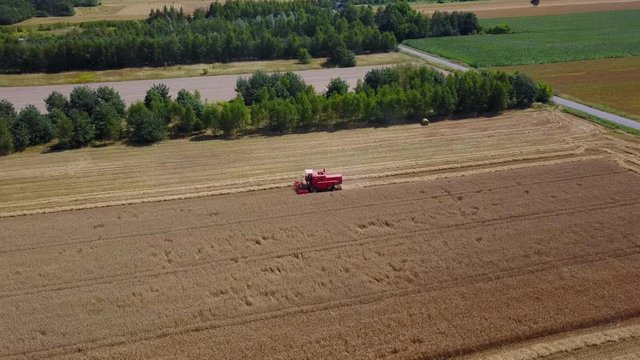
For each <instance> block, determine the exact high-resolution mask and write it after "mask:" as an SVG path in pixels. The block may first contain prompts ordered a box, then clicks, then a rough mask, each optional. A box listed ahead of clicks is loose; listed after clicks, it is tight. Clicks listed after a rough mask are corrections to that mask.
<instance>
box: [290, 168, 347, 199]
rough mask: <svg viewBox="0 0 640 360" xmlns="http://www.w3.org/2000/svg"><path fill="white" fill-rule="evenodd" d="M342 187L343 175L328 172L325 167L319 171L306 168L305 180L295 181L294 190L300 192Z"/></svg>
mask: <svg viewBox="0 0 640 360" xmlns="http://www.w3.org/2000/svg"><path fill="white" fill-rule="evenodd" d="M340 189H342V175H340V174H328V173H327V172H326V171H325V170H324V169H322V170H317V171H315V170H311V169H306V170H305V171H304V181H296V182H294V183H293V190H295V192H296V193H298V194H307V193H310V192H319V191H333V190H340Z"/></svg>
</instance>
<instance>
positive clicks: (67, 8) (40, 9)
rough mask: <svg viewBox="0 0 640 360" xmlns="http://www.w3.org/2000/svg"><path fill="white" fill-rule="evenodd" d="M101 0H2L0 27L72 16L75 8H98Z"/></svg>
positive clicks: (0, 2)
mask: <svg viewBox="0 0 640 360" xmlns="http://www.w3.org/2000/svg"><path fill="white" fill-rule="evenodd" d="M98 4H99V0H0V25H10V24H15V23H17V22H20V21H23V20H26V19H29V18H32V17H34V16H72V15H74V14H75V10H74V9H73V7H74V6H97V5H98Z"/></svg>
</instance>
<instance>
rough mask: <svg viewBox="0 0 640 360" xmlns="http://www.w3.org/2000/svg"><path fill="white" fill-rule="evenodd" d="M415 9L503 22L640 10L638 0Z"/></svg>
mask: <svg viewBox="0 0 640 360" xmlns="http://www.w3.org/2000/svg"><path fill="white" fill-rule="evenodd" d="M412 6H413V7H414V8H415V9H416V10H419V11H420V12H422V13H424V14H432V13H434V12H435V11H456V10H457V11H471V12H474V13H475V14H476V15H478V17H481V18H503V17H515V16H545V15H561V14H574V13H586V12H598V11H613V10H629V9H640V1H638V0H543V1H540V5H539V6H537V7H533V6H531V2H530V1H522V0H487V1H471V2H460V3H444V4H424V3H416V4H412Z"/></svg>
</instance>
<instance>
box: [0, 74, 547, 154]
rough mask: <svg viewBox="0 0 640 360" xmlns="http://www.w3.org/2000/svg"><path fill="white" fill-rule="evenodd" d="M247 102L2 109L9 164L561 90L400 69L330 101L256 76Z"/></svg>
mask: <svg viewBox="0 0 640 360" xmlns="http://www.w3.org/2000/svg"><path fill="white" fill-rule="evenodd" d="M236 92H237V97H236V98H235V99H233V100H231V101H227V102H221V103H206V102H204V101H202V99H201V97H200V95H199V94H198V92H197V91H196V92H194V93H191V92H189V91H186V90H180V91H179V92H178V93H177V96H176V97H175V99H174V98H172V97H171V96H170V92H169V88H168V87H167V86H165V85H162V84H160V85H154V86H153V87H152V88H151V89H149V91H147V94H146V96H145V98H144V101H140V102H136V103H134V104H132V105H130V106H129V108H128V109H127V108H126V107H125V104H124V102H123V101H122V99H121V98H120V95H119V94H118V93H117V92H116V91H115V90H114V89H112V88H109V87H101V88H98V89H92V88H89V87H86V86H81V87H76V88H74V89H73V90H72V92H71V93H70V95H69V96H68V97H66V96H65V95H63V94H61V93H59V92H53V93H51V94H50V95H49V96H48V97H47V98H46V99H45V104H46V108H47V113H46V114H42V113H40V111H38V109H37V108H36V107H35V106H33V105H29V106H27V107H25V108H24V109H22V110H21V111H20V112H16V111H15V109H14V107H13V105H11V104H10V103H9V102H7V101H4V100H3V101H0V154H8V153H11V152H13V151H20V150H22V149H24V148H26V147H28V146H33V145H38V144H44V143H48V142H49V141H51V140H52V139H53V138H57V140H58V141H57V145H55V146H56V147H58V148H78V147H82V146H86V145H89V144H91V143H92V142H94V141H114V140H126V141H128V142H130V143H135V144H148V143H154V142H157V141H160V140H162V139H164V138H165V137H167V136H168V135H169V134H172V135H173V136H191V135H193V134H197V133H200V134H201V133H203V132H205V131H209V130H211V131H213V133H221V134H223V135H225V136H233V135H234V134H242V133H245V132H247V131H258V130H268V131H275V132H280V133H282V132H289V131H294V130H297V129H304V130H313V129H326V128H331V127H341V126H347V125H360V126H362V125H378V124H385V123H391V122H397V121H417V120H419V119H422V118H424V117H433V116H436V117H447V116H451V115H454V114H458V115H469V116H472V115H475V114H477V113H484V112H493V113H499V112H501V111H503V110H505V109H508V108H526V107H529V106H531V104H532V103H533V102H534V101H540V102H548V101H549V100H550V97H551V88H550V87H549V86H548V85H546V84H543V83H536V82H534V81H533V80H532V79H531V78H530V77H528V76H527V75H524V74H508V73H504V72H494V71H483V72H475V71H469V72H466V73H455V74H450V75H448V76H444V75H442V74H441V73H439V72H437V71H435V70H433V69H430V68H428V67H417V66H397V67H393V68H384V69H375V70H371V71H370V72H368V73H367V75H366V76H365V78H364V80H363V81H360V82H359V83H358V84H357V86H356V87H355V89H354V91H352V92H349V85H348V84H347V83H346V82H345V81H343V80H342V79H340V78H336V79H333V80H332V81H331V82H330V83H329V85H328V87H327V90H326V91H325V92H324V93H321V94H318V93H316V92H315V91H314V89H313V88H312V87H311V86H309V85H307V84H305V82H304V81H303V80H302V79H301V78H300V77H299V76H298V75H296V74H294V73H280V74H266V73H264V72H256V73H255V74H254V75H253V76H251V77H249V78H240V79H238V82H237V84H236Z"/></svg>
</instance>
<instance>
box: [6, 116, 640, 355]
mask: <svg viewBox="0 0 640 360" xmlns="http://www.w3.org/2000/svg"><path fill="white" fill-rule="evenodd" d="M319 149H322V150H325V151H319ZM639 155H640V144H639V143H638V140H637V138H632V137H626V136H624V135H620V134H616V133H612V132H609V131H607V130H603V129H601V128H599V127H597V126H595V125H592V124H590V123H587V122H584V121H583V120H580V119H577V118H575V117H572V116H569V115H566V114H563V113H557V112H553V111H547V110H530V111H521V112H510V113H507V114H505V115H502V116H499V117H495V118H490V119H475V120H460V121H446V122H440V123H434V124H432V125H429V126H428V127H419V126H416V125H404V126H394V127H390V128H380V129H361V130H350V131H341V132H336V133H312V134H299V135H287V136H281V137H273V138H264V137H254V138H247V139H239V140H234V141H217V140H213V141H202V142H188V141H167V142H164V143H161V144H159V145H157V146H153V147H148V148H127V147H124V146H114V147H107V148H102V149H84V150H78V151H72V152H64V153H52V154H19V155H15V156H10V157H7V158H3V159H2V160H0V167H1V168H2V169H3V170H5V169H7V171H3V172H2V173H0V176H1V177H0V190H1V191H3V193H2V194H1V196H0V199H2V200H3V201H2V204H1V205H0V209H2V210H0V211H1V214H2V215H0V216H3V217H1V218H0V319H2V327H1V328H0V333H1V334H2V336H0V358H2V359H5V358H6V359H27V358H28V359H38V358H60V359H63V358H64V359H81V358H82V359H85V358H94V359H132V358H140V359H142V358H145V359H146V358H185V359H186V358H191V359H193V358H216V359H247V358H279V359H300V358H312V359H317V358H332V359H370V358H389V359H432V358H438V357H453V356H458V355H465V356H473V357H480V356H484V358H491V356H493V358H496V356H502V357H501V358H503V359H505V358H508V359H535V358H540V357H542V356H559V355H560V354H562V353H563V352H564V351H571V352H574V353H579V352H580V351H582V352H584V351H586V350H585V349H591V350H593V349H595V350H601V351H606V349H607V347H612V346H613V347H616V349H617V350H616V349H614V350H615V351H618V352H617V354H623V353H622V352H621V351H626V350H624V349H627V350H628V349H631V350H632V351H635V350H634V349H636V350H637V341H635V340H634V339H637V337H638V336H639V331H638V326H637V324H636V322H634V321H636V320H634V319H637V317H638V316H639V315H640V304H639V303H638V302H637V301H636V299H637V298H638V296H640V265H639V264H640V239H639V238H638V236H637V234H638V232H639V231H640V224H639V223H638V221H637V214H638V213H639V212H640V194H638V192H637V191H635V190H634V189H637V188H638V186H639V185H640V174H639V173H638V172H639V171H640V164H639ZM324 166H326V167H327V168H328V169H330V170H335V171H341V172H342V173H344V175H345V181H346V182H345V189H344V190H342V191H339V192H332V193H325V194H312V195H305V196H298V195H295V194H294V193H293V191H292V190H291V189H289V188H279V186H287V185H288V184H289V183H290V182H291V181H292V180H293V179H294V178H296V176H297V175H299V173H300V172H301V170H302V169H303V168H305V167H324ZM265 187H267V188H268V187H275V188H273V189H267V190H261V191H248V190H257V189H261V188H265ZM215 192H222V193H223V192H235V193H233V194H226V195H220V196H208V197H203V195H206V194H208V193H215ZM160 199H163V200H167V201H162V202H157V201H153V202H148V203H147V202H145V201H151V200H160ZM170 199H173V200H170ZM169 200H170V201H169ZM115 203H121V204H128V205H120V206H106V207H103V205H110V204H111V205H113V204H115ZM69 206H70V207H75V208H77V210H70V211H59V210H63V209H65V208H66V207H69ZM18 212H22V213H24V214H25V215H22V216H11V217H6V216H10V215H17V214H18ZM26 214H30V215H26ZM611 324H616V325H611ZM587 330H588V331H587ZM566 332H568V333H566ZM593 334H596V335H593ZM567 339H569V340H567ZM549 344H551V345H549ZM523 346H524V348H523ZM633 346H636V347H635V348H634V347H633ZM496 349H500V351H498V350H496ZM540 349H543V350H544V351H546V352H541V351H542V350H540ZM549 349H552V350H553V349H555V350H553V351H550V350H549ZM603 349H604V350H603ZM621 349H622V350H621ZM491 351H494V352H491ZM495 351H498V352H497V353H496V352H495ZM506 351H510V352H506ZM532 351H537V352H532ZM630 353H633V352H630ZM496 354H497V355H496ZM601 354H602V353H601ZM503 355H504V356H503ZM505 356H508V357H505ZM591 358H598V357H597V356H596V357H593V356H592V357H591ZM600 358H602V357H600Z"/></svg>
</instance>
